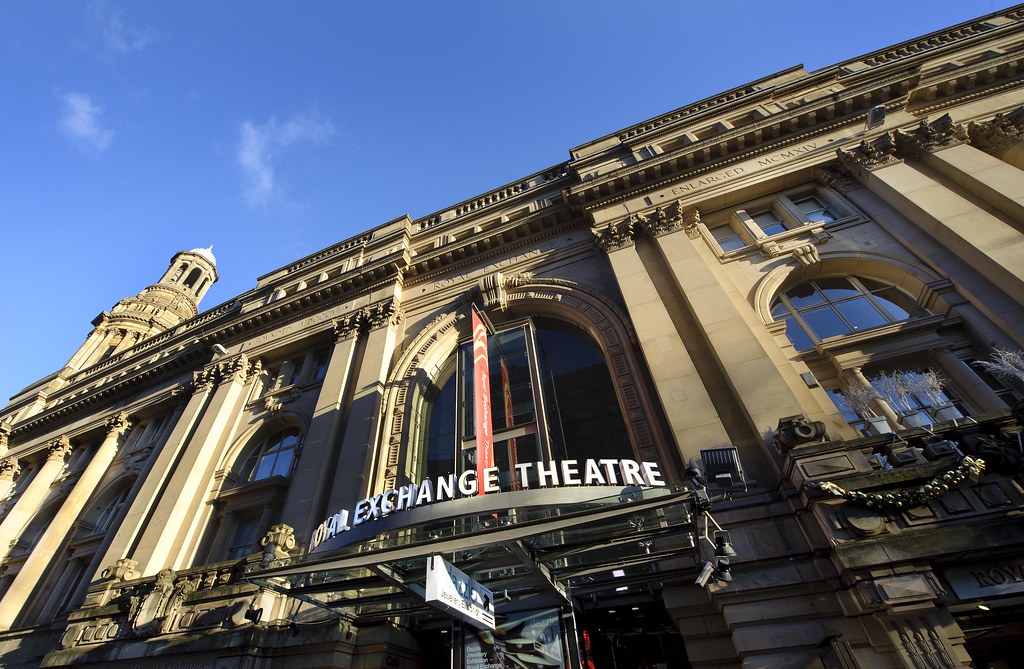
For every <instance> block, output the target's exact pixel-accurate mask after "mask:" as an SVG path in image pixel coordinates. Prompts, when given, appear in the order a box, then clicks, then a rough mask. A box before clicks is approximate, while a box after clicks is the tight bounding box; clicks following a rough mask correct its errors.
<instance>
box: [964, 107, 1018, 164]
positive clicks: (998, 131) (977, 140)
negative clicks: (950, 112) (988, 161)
mask: <svg viewBox="0 0 1024 669" xmlns="http://www.w3.org/2000/svg"><path fill="white" fill-rule="evenodd" d="M967 134H968V136H969V137H970V138H971V145H972V146H975V147H977V148H979V149H981V150H982V151H984V152H985V153H988V154H990V155H992V156H994V157H996V158H998V159H999V160H1001V161H1003V162H1005V163H1007V164H1009V165H1013V166H1014V167H1016V168H1017V169H1019V170H1024V107H1020V108H1018V109H1015V110H1014V111H1012V112H1010V113H1008V114H996V116H995V118H993V119H992V120H991V121H988V122H987V123H974V122H971V123H968V124H967Z"/></svg>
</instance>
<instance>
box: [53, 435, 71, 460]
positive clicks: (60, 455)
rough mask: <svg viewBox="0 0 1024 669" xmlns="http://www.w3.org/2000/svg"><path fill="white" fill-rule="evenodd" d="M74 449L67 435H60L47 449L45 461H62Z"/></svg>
mask: <svg viewBox="0 0 1024 669" xmlns="http://www.w3.org/2000/svg"><path fill="white" fill-rule="evenodd" d="M72 448H74V447H73V446H72V445H71V439H69V438H68V436H67V435H61V436H59V437H57V438H56V439H54V440H53V441H51V442H50V444H49V446H48V447H47V449H48V453H47V454H46V459H47V460H63V459H64V458H66V457H67V456H68V453H70V452H71V449H72Z"/></svg>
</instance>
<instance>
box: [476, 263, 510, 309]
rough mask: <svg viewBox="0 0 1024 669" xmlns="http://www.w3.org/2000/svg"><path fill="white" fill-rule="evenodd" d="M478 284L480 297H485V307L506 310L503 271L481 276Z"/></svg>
mask: <svg viewBox="0 0 1024 669" xmlns="http://www.w3.org/2000/svg"><path fill="white" fill-rule="evenodd" d="M477 286H478V287H479V288H480V297H481V298H482V299H483V303H484V308H485V309H498V310H499V311H504V310H505V302H506V293H505V281H504V277H503V276H502V274H501V272H495V273H494V274H488V275H487V276H483V277H480V280H479V281H477Z"/></svg>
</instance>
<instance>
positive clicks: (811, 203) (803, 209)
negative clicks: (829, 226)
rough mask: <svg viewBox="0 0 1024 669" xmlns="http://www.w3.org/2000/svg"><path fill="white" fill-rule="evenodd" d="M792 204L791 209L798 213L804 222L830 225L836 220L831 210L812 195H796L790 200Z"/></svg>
mask: <svg viewBox="0 0 1024 669" xmlns="http://www.w3.org/2000/svg"><path fill="white" fill-rule="evenodd" d="M792 202H793V207H794V208H796V210H797V211H798V212H800V216H801V217H802V218H803V220H804V221H807V222H809V223H818V222H824V223H831V222H832V221H834V220H836V215H835V214H833V213H832V210H831V209H829V208H828V207H826V206H825V205H824V204H822V202H821V200H819V199H818V198H816V197H815V196H813V195H798V196H795V197H794V198H793V199H792Z"/></svg>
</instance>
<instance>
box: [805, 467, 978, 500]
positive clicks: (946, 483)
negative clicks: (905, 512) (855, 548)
mask: <svg viewBox="0 0 1024 669" xmlns="http://www.w3.org/2000/svg"><path fill="white" fill-rule="evenodd" d="M984 470H985V461H984V460H982V459H980V458H972V457H971V456H969V455H968V456H964V458H963V459H962V460H960V462H959V463H957V466H956V467H954V468H953V469H950V470H949V471H947V472H945V473H943V474H938V475H936V476H934V477H932V479H931V480H930V481H928V482H927V483H925V484H924V485H922V486H920V487H918V488H902V489H900V490H889V491H886V492H859V491H857V490H846V489H844V488H841V487H839V486H837V485H836V484H835V483H830V482H829V481H821V482H820V483H816V484H811V485H812V486H816V487H818V488H821V489H822V490H824V491H825V492H829V493H832V494H833V495H836V496H837V497H844V498H846V499H847V500H849V501H850V502H852V503H854V504H860V505H863V506H866V507H869V508H872V509H903V508H906V507H913V506H921V505H923V504H926V503H927V502H930V501H934V500H936V499H938V498H940V497H942V496H943V495H945V494H946V493H947V492H949V491H950V490H951V489H952V488H955V487H957V486H958V485H960V484H961V483H963V482H964V481H965V480H966V479H967V478H969V477H978V476H980V475H981V473H982V472H983V471H984Z"/></svg>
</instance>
